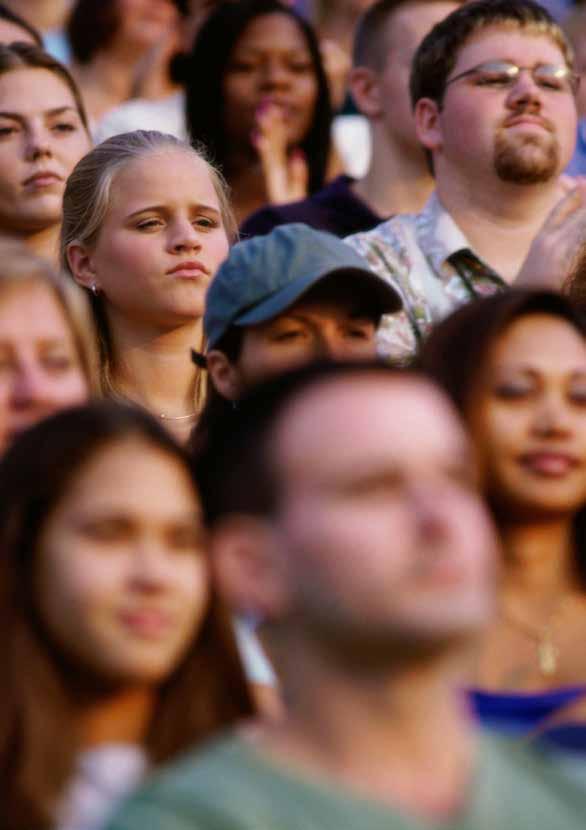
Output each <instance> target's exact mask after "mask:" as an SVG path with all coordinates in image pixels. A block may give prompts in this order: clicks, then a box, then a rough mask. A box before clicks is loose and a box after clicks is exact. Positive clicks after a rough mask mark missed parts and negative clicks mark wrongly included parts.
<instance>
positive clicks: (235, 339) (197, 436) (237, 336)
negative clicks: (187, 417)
mask: <svg viewBox="0 0 586 830" xmlns="http://www.w3.org/2000/svg"><path fill="white" fill-rule="evenodd" d="M245 331H246V329H244V328H242V327H241V326H230V328H229V329H228V331H227V332H226V333H225V334H224V335H223V336H222V337H221V338H220V339H219V340H218V342H217V343H216V345H215V346H214V349H217V350H218V351H220V352H223V353H224V354H225V355H226V357H227V358H228V360H229V361H230V363H236V362H237V360H238V358H239V357H240V352H241V351H242V342H243V340H244V332H245ZM195 357H196V358H202V360H203V363H200V360H199V359H194V363H195V364H196V365H197V366H199V365H203V366H205V357H203V356H202V355H197V354H196V355H195ZM235 406H237V404H236V403H235V402H234V401H229V400H226V398H225V397H224V396H223V395H221V394H220V393H219V392H218V390H217V389H216V387H215V386H214V383H213V381H212V379H211V377H210V376H209V375H208V380H207V392H206V399H205V404H204V405H203V408H202V410H201V413H200V416H199V418H198V419H197V423H196V425H195V426H194V428H193V429H192V431H191V435H190V436H189V444H188V447H187V449H188V452H189V453H190V455H191V456H192V457H197V456H198V455H199V453H200V452H202V451H203V448H204V446H205V445H206V441H207V437H208V434H209V430H210V428H211V427H212V426H213V424H214V421H215V420H216V419H217V418H222V417H224V415H225V414H226V413H227V412H228V411H229V410H231V409H234V408H235Z"/></svg>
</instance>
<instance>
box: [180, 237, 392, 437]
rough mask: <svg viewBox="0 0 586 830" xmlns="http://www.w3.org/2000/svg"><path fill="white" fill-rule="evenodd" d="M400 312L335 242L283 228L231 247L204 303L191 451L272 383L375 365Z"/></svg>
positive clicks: (380, 283) (385, 289) (388, 291)
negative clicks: (314, 369)
mask: <svg viewBox="0 0 586 830" xmlns="http://www.w3.org/2000/svg"><path fill="white" fill-rule="evenodd" d="M400 307H401V301H400V299H399V297H398V295H397V293H396V292H395V291H394V289H393V288H392V287H391V286H390V285H389V284H388V283H386V282H385V281H384V280H381V279H380V277H378V276H376V274H373V273H372V272H371V271H369V270H368V265H367V263H366V262H365V261H364V260H363V259H362V258H361V257H359V256H358V255H357V254H356V253H355V252H354V251H352V250H351V249H350V248H349V246H348V245H345V244H344V243H343V242H341V241H340V240H338V239H336V238H335V237H333V236H331V235H330V234H326V233H323V232H322V231H316V230H313V229H312V228H308V227H306V226H305V225H286V226H282V227H279V228H276V229H275V230H274V231H272V232H271V233H270V234H268V235H267V236H264V237H256V238H255V239H250V240H246V241H244V242H240V243H239V244H237V245H235V246H234V248H233V249H232V251H231V253H230V255H229V257H228V259H227V260H226V261H225V262H224V264H223V265H222V266H221V267H220V269H219V271H218V274H217V275H216V277H215V279H214V280H213V281H212V283H211V285H210V288H209V291H208V294H207V297H206V313H205V317H204V331H205V339H206V343H207V354H206V366H207V369H208V373H209V379H210V386H209V390H208V398H207V401H206V406H205V408H204V411H203V412H202V416H201V418H200V420H199V421H198V424H197V426H196V428H195V432H194V435H193V437H192V446H193V447H194V448H195V447H196V446H197V445H198V443H199V442H200V441H202V440H204V436H205V433H206V430H207V428H208V425H209V423H210V421H212V420H213V419H214V418H215V417H216V415H217V413H218V412H221V411H222V410H223V409H225V408H230V406H232V405H233V404H234V402H235V401H237V399H238V398H239V397H240V396H241V395H242V394H243V393H244V392H245V391H246V389H247V388H248V387H249V386H251V385H252V384H253V383H255V382H257V381H259V380H262V379H263V378H265V377H267V376H268V375H271V374H276V373H278V372H282V371H284V370H285V369H288V368H292V367H293V366H296V365H300V364H303V363H308V362H311V361H315V360H319V359H326V358H329V359H338V360H344V359H345V360H348V359H351V358H362V359H364V358H367V357H371V358H373V357H374V356H375V354H376V330H377V327H378V325H379V323H380V320H381V317H382V315H383V314H385V313H390V312H393V311H397V310H399V309H400ZM229 402H230V403H229Z"/></svg>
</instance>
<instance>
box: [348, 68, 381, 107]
mask: <svg viewBox="0 0 586 830" xmlns="http://www.w3.org/2000/svg"><path fill="white" fill-rule="evenodd" d="M348 88H349V90H350V94H351V95H352V98H353V99H354V103H355V104H356V108H357V109H358V110H359V111H360V112H361V113H362V114H363V115H365V116H366V117H367V118H377V117H378V116H379V115H380V114H381V113H382V112H383V106H382V103H381V95H382V92H381V87H380V83H379V76H378V75H377V73H376V72H374V71H373V70H372V69H369V68H368V67H366V66H355V67H354V69H352V70H351V71H350V75H349V77H348Z"/></svg>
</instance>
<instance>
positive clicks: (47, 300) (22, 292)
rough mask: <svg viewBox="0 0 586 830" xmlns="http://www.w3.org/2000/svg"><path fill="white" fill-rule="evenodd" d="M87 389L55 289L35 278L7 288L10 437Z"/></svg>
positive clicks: (2, 372) (1, 367) (3, 307)
mask: <svg viewBox="0 0 586 830" xmlns="http://www.w3.org/2000/svg"><path fill="white" fill-rule="evenodd" d="M88 394H89V390H88V384H87V379H86V377H85V375H84V371H83V368H82V366H81V363H80V356H79V352H78V349H77V346H76V344H75V340H74V337H73V334H72V332H71V329H70V327H69V325H68V323H67V320H66V319H65V316H64V314H63V311H62V309H61V307H60V306H59V303H58V302H57V300H56V298H55V296H54V295H53V293H52V291H51V289H49V288H48V287H47V286H46V285H43V284H42V283H39V282H34V281H31V282H30V283H24V284H20V285H14V286H11V287H9V288H7V289H5V291H4V292H3V293H2V295H1V297H0V397H1V399H2V404H1V407H2V411H3V414H2V418H1V420H2V423H3V427H4V429H5V431H6V440H7V441H8V442H10V441H12V440H13V439H14V438H15V437H16V436H17V435H18V434H19V432H22V431H23V430H24V429H27V428H28V427H30V426H32V424H35V423H36V422H37V421H39V420H41V419H42V418H46V417H47V416H48V415H51V414H52V413H54V412H57V411H58V410H60V409H64V408H65V407H67V406H73V405H74V404H78V403H82V402H84V401H85V400H86V399H87V397H88ZM0 449H1V447H0Z"/></svg>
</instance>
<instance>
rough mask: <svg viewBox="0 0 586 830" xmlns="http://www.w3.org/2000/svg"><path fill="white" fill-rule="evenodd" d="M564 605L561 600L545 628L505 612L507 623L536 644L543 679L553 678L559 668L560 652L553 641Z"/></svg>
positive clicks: (538, 663)
mask: <svg viewBox="0 0 586 830" xmlns="http://www.w3.org/2000/svg"><path fill="white" fill-rule="evenodd" d="M563 605H564V599H560V600H559V601H558V602H557V603H556V606H555V608H554V610H553V611H552V612H551V614H550V615H549V619H548V621H547V623H546V624H545V625H544V626H539V627H537V626H533V625H531V623H528V622H527V621H526V620H521V619H519V618H518V617H516V616H515V615H514V614H511V612H510V611H505V613H504V618H505V619H506V621H507V622H508V623H509V624H510V625H512V626H514V627H515V628H517V629H518V630H520V631H522V632H523V633H524V634H525V635H526V636H527V637H529V638H530V639H531V640H533V641H534V642H535V645H536V650H537V665H538V667H539V671H540V673H541V674H542V675H543V677H553V675H554V674H556V672H557V670H558V666H559V658H560V650H559V648H558V647H557V646H556V644H555V642H554V640H553V627H554V623H555V621H556V618H557V617H558V616H559V614H560V611H561V609H562V607H563Z"/></svg>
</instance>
